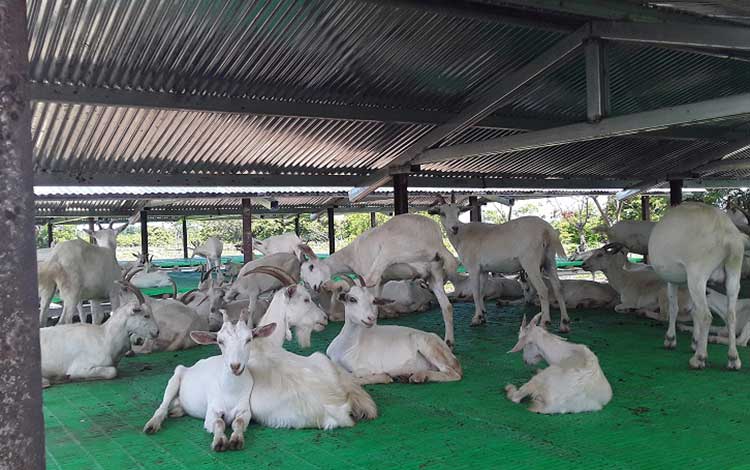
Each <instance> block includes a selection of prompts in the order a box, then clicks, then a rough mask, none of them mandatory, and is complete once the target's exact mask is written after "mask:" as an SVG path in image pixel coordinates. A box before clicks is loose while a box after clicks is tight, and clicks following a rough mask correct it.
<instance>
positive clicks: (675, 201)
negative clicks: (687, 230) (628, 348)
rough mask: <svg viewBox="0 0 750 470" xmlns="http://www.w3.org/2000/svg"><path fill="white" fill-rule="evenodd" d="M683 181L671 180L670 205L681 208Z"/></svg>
mask: <svg viewBox="0 0 750 470" xmlns="http://www.w3.org/2000/svg"><path fill="white" fill-rule="evenodd" d="M682 184H683V183H682V180H669V205H670V206H672V207H674V206H679V205H680V204H682Z"/></svg>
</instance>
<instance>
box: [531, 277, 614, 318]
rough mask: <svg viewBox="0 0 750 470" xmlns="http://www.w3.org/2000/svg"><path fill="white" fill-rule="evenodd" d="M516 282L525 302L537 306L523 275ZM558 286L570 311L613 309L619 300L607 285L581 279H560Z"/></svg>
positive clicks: (532, 288) (537, 299)
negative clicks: (520, 288) (560, 286)
mask: <svg viewBox="0 0 750 470" xmlns="http://www.w3.org/2000/svg"><path fill="white" fill-rule="evenodd" d="M518 280H519V282H520V283H521V285H522V286H523V290H524V298H525V299H526V302H528V303H531V304H534V305H537V306H538V305H539V297H538V296H537V295H536V290H535V289H534V286H532V285H531V284H530V283H529V282H528V280H527V279H526V275H525V273H522V274H521V276H519V278H518ZM544 282H545V283H547V284H549V279H546V278H545V279H544ZM560 284H561V285H562V289H563V298H565V305H566V306H567V307H568V308H570V309H579V308H605V307H614V306H615V304H617V301H618V299H619V296H618V294H617V291H616V290H614V289H613V288H612V287H610V285H609V284H605V283H601V282H594V281H586V280H582V279H562V280H561V281H560ZM552 306H553V307H555V308H557V307H558V304H557V300H556V299H553V300H552Z"/></svg>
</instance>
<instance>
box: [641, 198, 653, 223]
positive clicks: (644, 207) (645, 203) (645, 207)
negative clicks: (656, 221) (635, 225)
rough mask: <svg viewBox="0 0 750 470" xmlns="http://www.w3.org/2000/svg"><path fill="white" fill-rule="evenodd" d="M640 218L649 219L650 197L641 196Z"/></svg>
mask: <svg viewBox="0 0 750 470" xmlns="http://www.w3.org/2000/svg"><path fill="white" fill-rule="evenodd" d="M641 219H642V220H651V197H650V196H641Z"/></svg>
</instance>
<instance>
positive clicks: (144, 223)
mask: <svg viewBox="0 0 750 470" xmlns="http://www.w3.org/2000/svg"><path fill="white" fill-rule="evenodd" d="M141 254H143V256H145V257H146V259H148V209H143V210H142V211H141Z"/></svg>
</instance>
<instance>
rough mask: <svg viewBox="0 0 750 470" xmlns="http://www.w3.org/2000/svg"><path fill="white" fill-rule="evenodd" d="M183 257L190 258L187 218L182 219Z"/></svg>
mask: <svg viewBox="0 0 750 470" xmlns="http://www.w3.org/2000/svg"><path fill="white" fill-rule="evenodd" d="M182 257H183V258H187V257H188V231H187V217H182Z"/></svg>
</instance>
